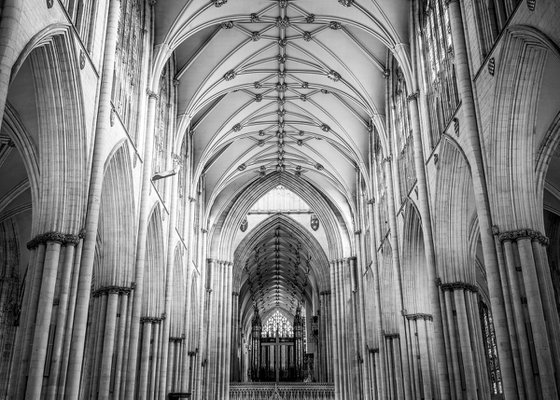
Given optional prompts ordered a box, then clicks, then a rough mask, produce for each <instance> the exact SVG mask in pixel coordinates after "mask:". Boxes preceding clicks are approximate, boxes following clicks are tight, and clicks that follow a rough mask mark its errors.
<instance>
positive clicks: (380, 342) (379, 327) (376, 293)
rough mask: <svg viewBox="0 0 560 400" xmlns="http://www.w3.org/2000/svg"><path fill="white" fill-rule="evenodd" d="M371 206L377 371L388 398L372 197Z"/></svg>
mask: <svg viewBox="0 0 560 400" xmlns="http://www.w3.org/2000/svg"><path fill="white" fill-rule="evenodd" d="M367 204H368V207H369V219H370V220H369V227H370V228H369V232H370V240H371V243H370V246H371V268H372V269H371V272H372V274H373V298H374V320H375V327H376V334H377V340H378V346H379V348H378V353H379V360H380V362H379V363H377V365H376V373H377V374H379V379H378V382H377V389H378V398H380V399H386V398H387V391H386V382H387V374H386V370H385V368H384V366H383V360H385V335H384V333H383V319H382V317H381V290H380V286H379V260H378V258H377V246H376V243H377V234H376V230H375V225H376V223H375V221H376V220H377V221H379V216H378V210H376V207H374V204H375V202H374V200H373V199H370V200H369V201H368V202H367Z"/></svg>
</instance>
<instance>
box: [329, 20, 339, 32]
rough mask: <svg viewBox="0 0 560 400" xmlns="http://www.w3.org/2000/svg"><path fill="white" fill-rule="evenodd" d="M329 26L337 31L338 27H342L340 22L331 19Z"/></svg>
mask: <svg viewBox="0 0 560 400" xmlns="http://www.w3.org/2000/svg"><path fill="white" fill-rule="evenodd" d="M329 28H331V29H332V30H335V31H337V30H339V29H342V24H341V23H340V22H338V21H331V22H329Z"/></svg>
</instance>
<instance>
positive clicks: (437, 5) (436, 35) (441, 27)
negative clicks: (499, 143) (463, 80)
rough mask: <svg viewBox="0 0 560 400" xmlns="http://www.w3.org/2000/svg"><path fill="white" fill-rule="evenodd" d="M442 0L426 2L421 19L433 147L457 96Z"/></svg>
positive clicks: (447, 121) (453, 109)
mask: <svg viewBox="0 0 560 400" xmlns="http://www.w3.org/2000/svg"><path fill="white" fill-rule="evenodd" d="M443 3H444V1H443V0H426V1H425V2H424V7H423V10H424V14H423V18H422V39H423V40H422V41H421V43H420V44H421V46H422V48H423V53H424V66H425V70H426V80H427V82H426V86H427V87H426V94H427V102H428V112H429V118H430V126H431V139H432V146H435V144H436V143H437V142H438V141H439V138H440V135H441V134H442V133H443V131H444V130H445V127H446V126H447V124H448V123H449V121H451V118H452V117H453V114H454V113H455V110H456V109H457V106H458V105H459V96H458V94H457V83H456V78H455V65H454V63H453V41H452V38H451V26H450V24H449V14H448V10H447V7H446V6H445V5H444V4H443Z"/></svg>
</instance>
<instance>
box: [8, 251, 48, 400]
mask: <svg viewBox="0 0 560 400" xmlns="http://www.w3.org/2000/svg"><path fill="white" fill-rule="evenodd" d="M27 248H28V249H29V250H30V251H31V256H30V260H29V274H28V276H27V277H26V279H25V288H24V290H25V292H24V298H23V302H22V304H21V315H20V317H19V320H20V326H19V328H18V330H17V333H16V344H15V346H14V354H13V359H14V360H20V362H19V365H15V364H14V365H13V366H12V370H11V371H10V383H9V387H8V398H11V399H20V398H23V395H24V393H25V379H24V378H25V375H24V373H25V371H27V370H28V368H27V366H28V365H29V354H30V352H31V343H32V340H33V327H34V326H35V314H36V312H37V304H38V300H39V289H40V287H41V275H42V271H41V269H40V268H39V267H38V266H39V265H42V264H43V261H44V258H45V245H44V244H38V243H36V245H35V247H33V248H32V247H30V246H29V245H28V246H27Z"/></svg>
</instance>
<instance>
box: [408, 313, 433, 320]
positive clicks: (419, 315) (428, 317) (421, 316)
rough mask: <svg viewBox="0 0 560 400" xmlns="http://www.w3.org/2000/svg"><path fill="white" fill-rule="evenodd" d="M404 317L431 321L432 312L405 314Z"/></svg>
mask: <svg viewBox="0 0 560 400" xmlns="http://www.w3.org/2000/svg"><path fill="white" fill-rule="evenodd" d="M405 317H406V319H408V320H409V321H416V320H419V319H422V320H424V321H433V320H434V317H433V316H432V314H424V313H415V314H406V315H405Z"/></svg>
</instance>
